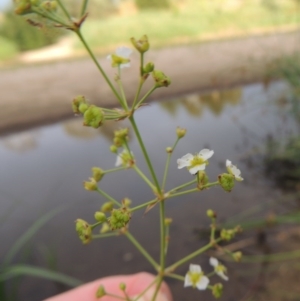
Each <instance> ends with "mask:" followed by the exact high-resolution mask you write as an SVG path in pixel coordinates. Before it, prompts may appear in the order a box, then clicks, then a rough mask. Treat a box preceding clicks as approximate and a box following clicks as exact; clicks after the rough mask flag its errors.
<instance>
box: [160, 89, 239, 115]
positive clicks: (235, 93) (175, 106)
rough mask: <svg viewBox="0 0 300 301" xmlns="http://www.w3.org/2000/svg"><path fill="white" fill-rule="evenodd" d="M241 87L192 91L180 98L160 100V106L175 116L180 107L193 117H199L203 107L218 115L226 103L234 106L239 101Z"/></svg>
mask: <svg viewBox="0 0 300 301" xmlns="http://www.w3.org/2000/svg"><path fill="white" fill-rule="evenodd" d="M241 97H242V89H241V88H235V89H228V90H221V91H218V90H215V91H212V92H210V93H207V94H197V93H192V94H189V95H186V96H184V97H182V98H179V99H175V100H172V101H168V102H162V103H161V107H162V108H164V109H165V110H166V111H167V112H169V113H170V114H171V115H172V116H175V115H176V113H177V110H180V109H181V108H180V107H184V109H185V110H186V111H187V112H188V113H189V114H190V115H191V116H195V117H200V116H202V114H203V111H204V110H205V109H208V110H209V111H210V112H212V113H214V115H216V116H218V115H220V114H221V113H222V112H223V110H224V109H225V107H226V106H227V105H231V106H236V105H238V104H239V103H240V102H241Z"/></svg>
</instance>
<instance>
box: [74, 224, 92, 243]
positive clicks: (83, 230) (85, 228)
mask: <svg viewBox="0 0 300 301" xmlns="http://www.w3.org/2000/svg"><path fill="white" fill-rule="evenodd" d="M75 229H76V232H77V234H78V236H79V238H80V240H81V241H82V243H83V244H87V243H89V242H90V241H91V240H92V227H91V226H90V225H89V224H88V223H87V222H86V221H84V220H83V219H77V220H76V226H75Z"/></svg>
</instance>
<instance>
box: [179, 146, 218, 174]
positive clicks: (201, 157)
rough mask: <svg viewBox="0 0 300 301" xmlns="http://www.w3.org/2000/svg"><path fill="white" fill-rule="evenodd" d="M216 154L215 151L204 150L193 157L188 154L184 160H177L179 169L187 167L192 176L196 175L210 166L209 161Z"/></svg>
mask: <svg viewBox="0 0 300 301" xmlns="http://www.w3.org/2000/svg"><path fill="white" fill-rule="evenodd" d="M213 154H214V151H213V150H209V149H206V148H205V149H203V150H202V151H200V152H199V154H196V155H195V156H193V155H192V154H186V155H184V156H183V157H182V158H180V159H178V160H177V164H178V169H181V168H183V167H187V169H188V170H189V172H190V173H191V174H192V175H195V174H196V173H197V172H198V171H200V170H204V169H205V166H206V165H207V164H208V161H207V160H208V159H209V158H210V157H211V156H212V155H213Z"/></svg>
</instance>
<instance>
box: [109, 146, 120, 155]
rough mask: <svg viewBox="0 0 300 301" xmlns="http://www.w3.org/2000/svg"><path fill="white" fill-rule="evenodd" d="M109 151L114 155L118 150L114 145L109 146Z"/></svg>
mask: <svg viewBox="0 0 300 301" xmlns="http://www.w3.org/2000/svg"><path fill="white" fill-rule="evenodd" d="M110 151H111V152H112V153H114V154H117V153H118V148H117V146H115V145H114V144H113V145H111V146H110Z"/></svg>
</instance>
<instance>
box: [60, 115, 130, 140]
mask: <svg viewBox="0 0 300 301" xmlns="http://www.w3.org/2000/svg"><path fill="white" fill-rule="evenodd" d="M82 123H83V122H82V117H81V116H78V117H76V118H74V119H70V120H67V121H65V122H63V123H62V125H63V127H64V129H65V132H66V133H67V134H68V135H70V136H73V137H77V138H80V139H94V138H96V137H97V136H103V137H105V138H106V139H107V140H108V141H110V142H111V141H112V139H113V137H114V131H115V130H118V129H120V128H123V127H129V122H128V121H127V120H125V121H124V120H121V121H118V122H115V121H106V122H105V123H104V124H103V125H102V126H101V127H100V128H98V129H93V128H91V127H85V126H83V125H82ZM129 134H130V133H129Z"/></svg>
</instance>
